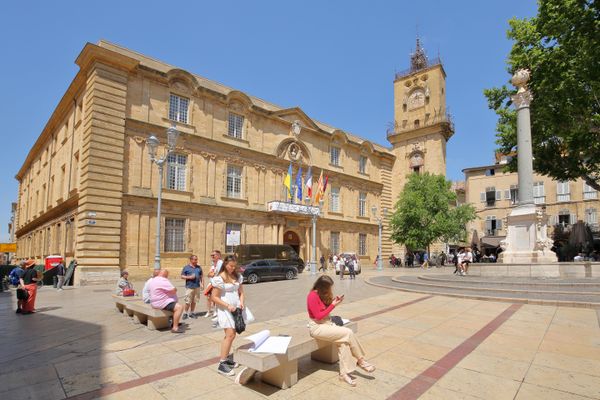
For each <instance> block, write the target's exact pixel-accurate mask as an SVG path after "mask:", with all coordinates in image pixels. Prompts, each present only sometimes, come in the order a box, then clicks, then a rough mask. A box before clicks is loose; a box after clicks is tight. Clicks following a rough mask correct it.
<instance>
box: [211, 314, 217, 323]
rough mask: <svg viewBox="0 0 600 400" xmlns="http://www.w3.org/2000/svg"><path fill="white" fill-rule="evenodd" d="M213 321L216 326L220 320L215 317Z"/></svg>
mask: <svg viewBox="0 0 600 400" xmlns="http://www.w3.org/2000/svg"><path fill="white" fill-rule="evenodd" d="M211 321H212V322H213V323H215V324H216V323H217V322H218V321H219V319H218V318H217V316H216V315H215V317H214V318H213V319H211Z"/></svg>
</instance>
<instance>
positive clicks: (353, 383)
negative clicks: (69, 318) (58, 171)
mask: <svg viewBox="0 0 600 400" xmlns="http://www.w3.org/2000/svg"><path fill="white" fill-rule="evenodd" d="M340 381H342V382H346V383H347V384H348V385H350V386H352V387H355V386H356V380H355V379H352V377H351V376H350V375H348V374H340Z"/></svg>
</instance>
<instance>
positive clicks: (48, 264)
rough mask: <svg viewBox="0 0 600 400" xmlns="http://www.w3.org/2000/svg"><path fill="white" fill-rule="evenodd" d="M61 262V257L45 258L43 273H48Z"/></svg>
mask: <svg viewBox="0 0 600 400" xmlns="http://www.w3.org/2000/svg"><path fill="white" fill-rule="evenodd" d="M60 262H63V258H62V256H48V257H46V260H45V263H44V271H48V270H49V269H52V268H54V267H56V266H57V265H58V263H60Z"/></svg>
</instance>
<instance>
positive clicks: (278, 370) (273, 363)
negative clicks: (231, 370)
mask: <svg viewBox="0 0 600 400" xmlns="http://www.w3.org/2000/svg"><path fill="white" fill-rule="evenodd" d="M344 327H346V328H350V329H351V330H352V331H353V332H355V333H356V332H357V330H358V324H357V323H356V322H349V323H347V324H346V325H344ZM278 334H287V335H290V336H291V337H292V340H291V342H290V345H289V346H288V349H287V352H286V354H273V353H254V352H250V351H248V349H249V348H250V346H251V345H252V344H251V343H250V344H244V345H242V346H239V347H238V348H237V349H236V351H235V353H234V359H235V361H236V362H238V363H240V364H242V365H244V366H246V367H249V368H252V369H254V370H256V371H259V372H261V373H262V374H261V379H262V381H263V382H266V383H268V384H271V385H273V386H277V387H279V388H281V389H288V388H290V387H291V386H292V385H294V384H296V382H298V359H299V358H301V357H304V356H307V355H309V354H310V356H311V358H312V359H313V360H316V361H321V362H324V363H328V364H334V363H336V362H337V361H338V348H337V345H335V344H333V343H330V342H325V341H322V340H317V339H314V338H312V337H311V336H310V334H309V330H308V327H306V326H304V327H302V328H300V327H297V328H292V329H290V330H288V331H286V330H285V328H280V329H278V331H276V332H274V331H271V335H278Z"/></svg>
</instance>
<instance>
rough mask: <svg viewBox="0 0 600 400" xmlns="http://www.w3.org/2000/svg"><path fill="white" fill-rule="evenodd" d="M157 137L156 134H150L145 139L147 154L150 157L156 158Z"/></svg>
mask: <svg viewBox="0 0 600 400" xmlns="http://www.w3.org/2000/svg"><path fill="white" fill-rule="evenodd" d="M158 143H159V142H158V139H157V138H156V136H150V137H149V138H148V139H146V144H147V145H148V154H149V155H150V159H151V160H154V159H156V149H157V148H158Z"/></svg>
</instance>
